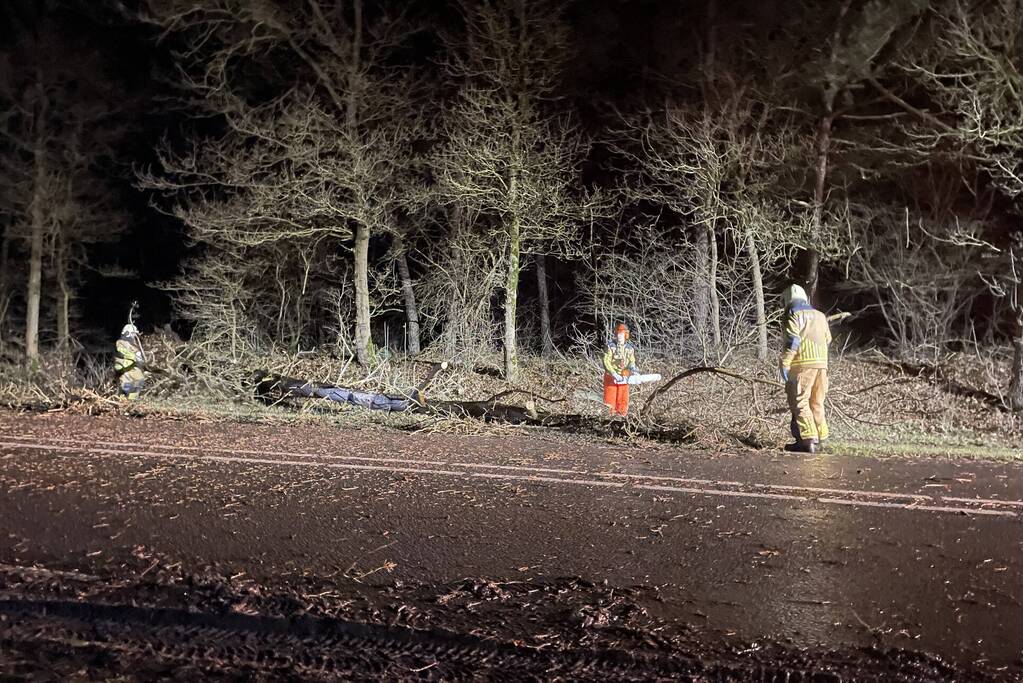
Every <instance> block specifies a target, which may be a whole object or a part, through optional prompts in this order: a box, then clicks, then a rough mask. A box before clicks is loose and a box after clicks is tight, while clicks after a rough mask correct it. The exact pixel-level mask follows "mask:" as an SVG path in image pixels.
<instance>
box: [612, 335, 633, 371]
mask: <svg viewBox="0 0 1023 683" xmlns="http://www.w3.org/2000/svg"><path fill="white" fill-rule="evenodd" d="M635 369H636V347H634V346H633V345H632V344H630V343H629V342H625V344H624V345H622V346H619V345H618V342H617V341H616V340H612V341H609V342H608V343H607V350H606V351H605V352H604V370H605V371H607V374H609V375H627V374H628V373H629V371H632V370H635Z"/></svg>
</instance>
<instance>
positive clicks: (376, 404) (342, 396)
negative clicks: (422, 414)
mask: <svg viewBox="0 0 1023 683" xmlns="http://www.w3.org/2000/svg"><path fill="white" fill-rule="evenodd" d="M288 393H290V394H291V395H292V396H304V397H307V398H325V399H327V400H328V401H334V402H335V403H350V404H351V405H353V406H359V407H360V408H369V409H370V410H391V411H401V410H408V408H409V406H410V405H411V401H409V400H408V399H407V398H395V397H393V396H388V395H387V394H375V393H373V392H369V391H353V390H351V389H345V388H343V387H332V386H326V385H322V384H303V385H301V386H292V387H289V389H288Z"/></svg>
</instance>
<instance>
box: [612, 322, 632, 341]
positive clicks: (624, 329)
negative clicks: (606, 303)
mask: <svg viewBox="0 0 1023 683" xmlns="http://www.w3.org/2000/svg"><path fill="white" fill-rule="evenodd" d="M623 332H624V333H625V338H626V339H628V338H629V326H628V325H626V324H625V323H618V327H616V328H615V336H616V337H617V336H618V335H619V334H622V333H623Z"/></svg>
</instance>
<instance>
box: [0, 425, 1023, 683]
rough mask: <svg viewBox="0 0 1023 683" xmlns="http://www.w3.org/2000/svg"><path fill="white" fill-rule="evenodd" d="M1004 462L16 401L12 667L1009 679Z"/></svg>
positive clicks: (1014, 523)
mask: <svg viewBox="0 0 1023 683" xmlns="http://www.w3.org/2000/svg"><path fill="white" fill-rule="evenodd" d="M1019 475H1020V470H1019V468H1018V467H1017V466H1014V465H1011V464H986V463H978V462H955V461H945V462H935V461H885V462H880V461H874V460H871V459H867V458H834V457H832V458H827V457H817V458H812V457H803V456H788V455H783V454H780V453H779V454H775V453H766V452H759V453H755V452H749V451H741V452H740V451H737V452H735V453H732V454H727V453H726V454H717V455H709V454H705V453H699V452H695V451H691V450H690V451H687V450H677V449H673V448H669V447H665V446H655V447H650V448H640V447H635V446H629V447H624V446H615V445H610V444H600V443H592V442H583V441H579V440H572V439H565V438H546V437H543V436H539V435H538V436H514V437H512V436H504V437H469V436H445V435H426V434H404V433H399V432H394V431H389V430H385V429H362V430H358V431H351V430H345V429H343V428H339V427H338V426H332V425H322V426H309V425H304V426H280V425H262V424H237V423H219V422H209V423H203V422H196V421H170V420H154V419H145V420H131V419H124V418H117V417H102V418H90V417H82V416H71V415H65V414H48V415H16V414H13V413H2V414H0V492H2V496H0V538H3V539H6V543H4V544H2V546H0V674H3V675H5V676H7V677H10V679H11V680H94V679H96V678H104V679H105V678H119V679H121V680H153V679H188V680H195V679H197V678H213V679H224V680H253V679H255V680H280V679H290V680H380V679H381V678H384V679H391V680H406V679H407V680H469V679H487V680H490V679H496V680H657V679H663V680H679V679H683V680H684V679H687V678H689V679H695V680H794V681H798V680H871V679H874V680H964V679H969V680H984V679H988V680H1018V679H1019V677H1020V676H1021V675H1023V659H1021V656H1023V646H1021V645H1020V643H1021V642H1023V638H1021V636H1023V604H1021V603H1020V601H1019V599H1018V598H1017V596H1018V594H1019V591H1020V583H1021V582H1020V559H1021V557H1023V545H1021V544H1023V540H1021V534H1020V530H1021V528H1023V527H1021V525H1020V521H1021V518H1023V480H1021V478H1020V476H1019Z"/></svg>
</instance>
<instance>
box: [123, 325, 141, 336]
mask: <svg viewBox="0 0 1023 683" xmlns="http://www.w3.org/2000/svg"><path fill="white" fill-rule="evenodd" d="M121 336H122V337H137V336H139V328H137V327H135V326H134V325H132V324H131V323H128V324H127V325H125V326H124V327H122V328H121Z"/></svg>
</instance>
